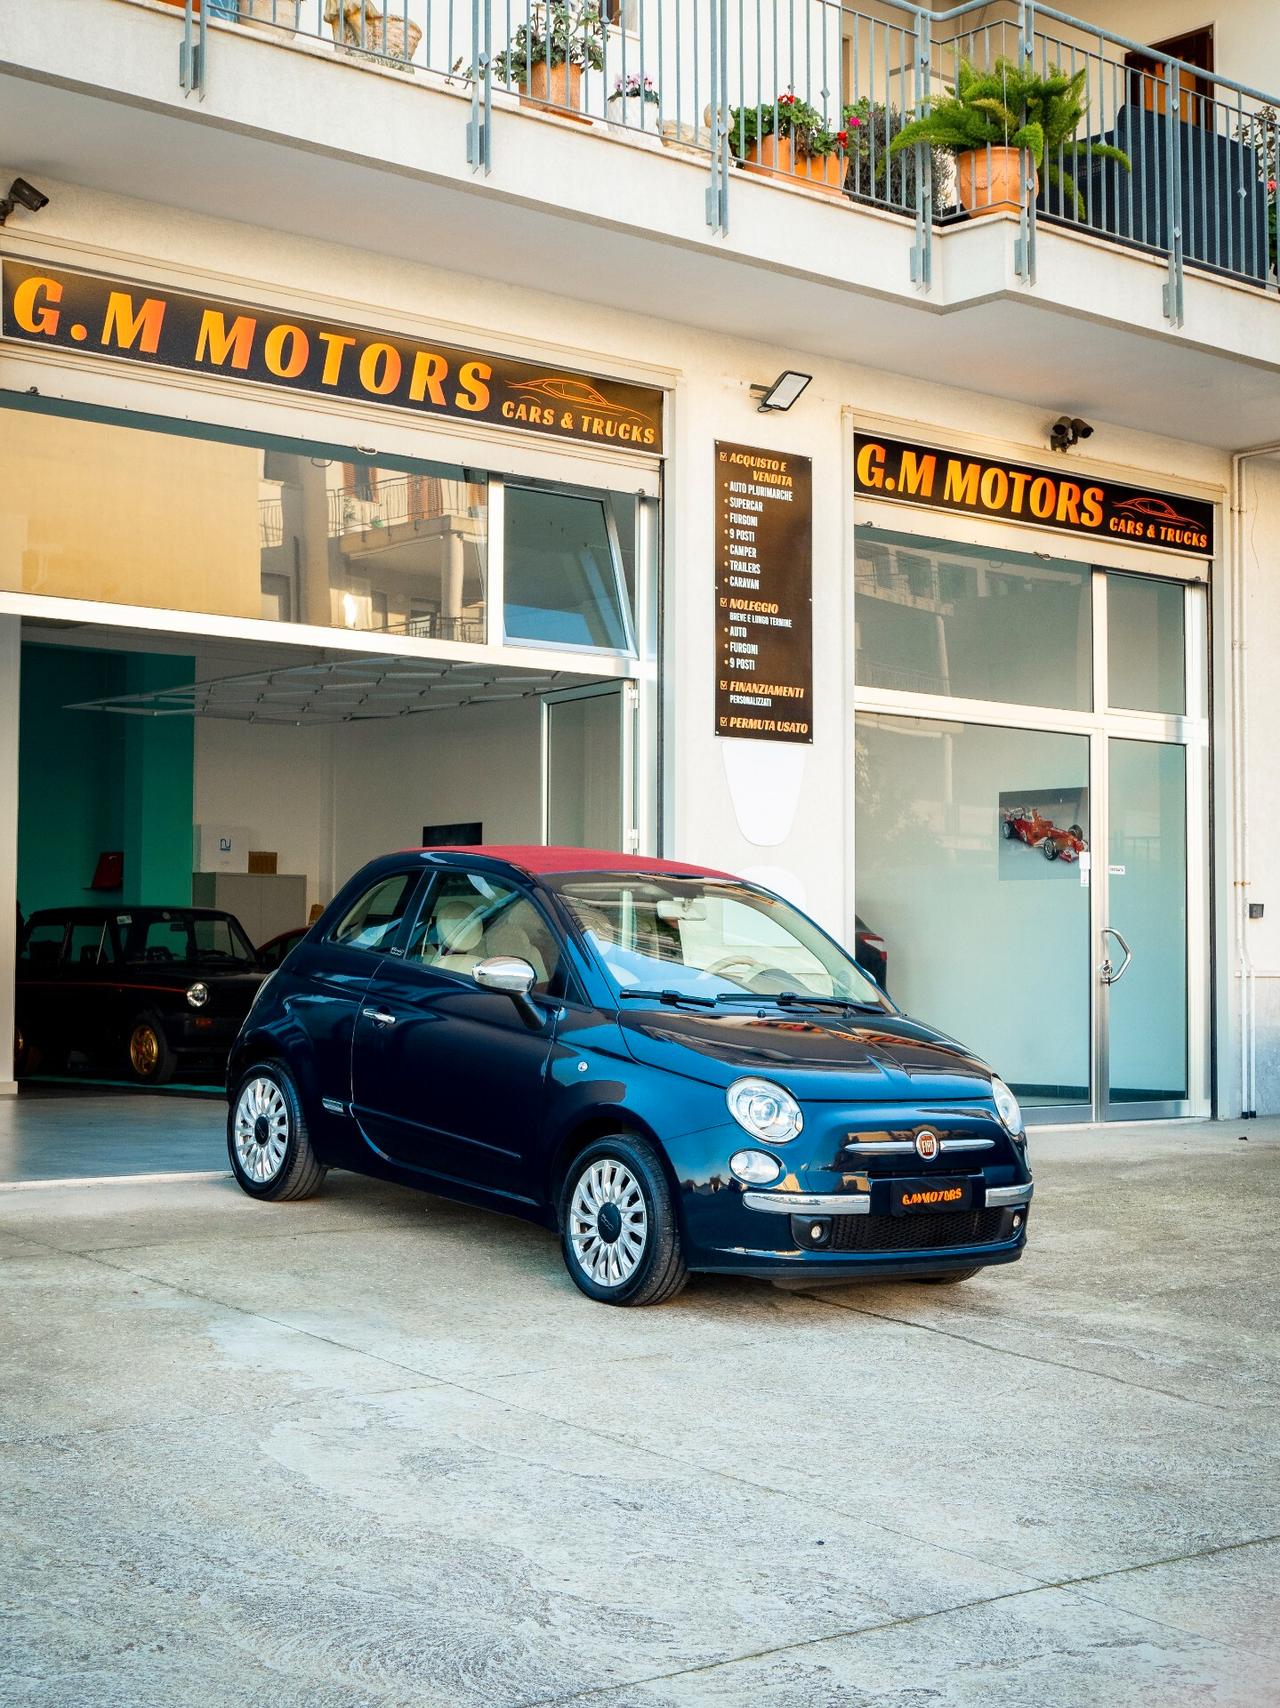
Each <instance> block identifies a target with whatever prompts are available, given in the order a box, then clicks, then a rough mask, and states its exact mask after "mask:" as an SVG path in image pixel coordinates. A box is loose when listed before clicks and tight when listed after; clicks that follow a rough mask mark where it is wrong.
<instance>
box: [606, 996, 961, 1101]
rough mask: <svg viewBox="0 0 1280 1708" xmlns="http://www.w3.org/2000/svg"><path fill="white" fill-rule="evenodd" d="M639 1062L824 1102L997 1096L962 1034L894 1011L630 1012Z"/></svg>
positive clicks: (629, 1035)
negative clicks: (774, 1086) (746, 1081)
mask: <svg viewBox="0 0 1280 1708" xmlns="http://www.w3.org/2000/svg"><path fill="white" fill-rule="evenodd" d="M620 1021H621V1026H622V1036H623V1038H624V1039H625V1040H626V1044H627V1048H628V1049H629V1050H630V1052H631V1054H632V1055H633V1056H634V1057H635V1059H636V1060H637V1061H638V1062H644V1063H646V1064H647V1065H649V1066H650V1067H657V1068H665V1069H667V1070H668V1071H670V1072H672V1073H681V1074H684V1075H686V1076H687V1077H689V1078H691V1079H701V1080H705V1081H707V1082H708V1083H710V1084H712V1085H726V1086H727V1085H730V1084H732V1082H733V1081H734V1080H735V1079H739V1078H741V1077H742V1076H743V1075H744V1074H758V1075H760V1076H761V1077H763V1078H766V1079H773V1080H777V1081H778V1083H779V1084H781V1085H784V1086H786V1087H787V1088H788V1090H790V1091H792V1092H793V1093H794V1094H795V1096H796V1097H798V1098H800V1099H802V1100H803V1099H806V1098H807V1099H809V1100H810V1101H818V1102H842V1103H843V1102H859V1103H860V1102H870V1103H918V1102H920V1101H921V1100H922V1099H929V1100H933V1099H942V1100H954V1099H958V1098H969V1099H972V1098H978V1097H988V1096H990V1088H991V1070H990V1068H988V1067H986V1066H985V1065H984V1064H983V1063H982V1062H981V1061H979V1060H978V1058H977V1057H976V1056H973V1055H971V1054H970V1053H969V1052H968V1051H967V1050H966V1049H964V1047H963V1046H962V1045H960V1044H957V1043H956V1042H955V1041H954V1039H951V1038H947V1037H945V1036H944V1035H943V1034H942V1033H941V1032H935V1031H932V1030H931V1029H930V1028H929V1027H927V1026H922V1025H920V1024H919V1023H918V1022H917V1021H914V1020H908V1019H906V1018H905V1016H903V1015H896V1014H874V1015H873V1014H868V1015H866V1016H863V1015H844V1014H836V1013H832V1014H825V1013H823V1014H819V1013H812V1012H811V1013H806V1014H804V1015H800V1014H796V1013H786V1014H760V1013H756V1012H752V1013H749V1014H743V1013H741V1012H738V1013H734V1012H732V1011H730V1012H725V1013H716V1014H712V1013H703V1012H692V1011H689V1010H685V1009H676V1008H669V1009H663V1010H662V1011H661V1012H660V1013H655V1012H653V1011H649V1010H647V1011H644V1012H632V1013H624V1014H622V1016H621V1017H620Z"/></svg>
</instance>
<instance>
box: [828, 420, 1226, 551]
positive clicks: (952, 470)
mask: <svg viewBox="0 0 1280 1708" xmlns="http://www.w3.org/2000/svg"><path fill="white" fill-rule="evenodd" d="M854 490H855V491H856V492H858V493H860V494H862V496H863V497H865V498H876V499H882V500H887V501H888V502H890V503H893V504H911V505H914V506H917V507H919V508H923V509H927V510H948V511H953V512H955V513H957V514H960V515H964V516H983V517H986V518H987V519H988V520H993V521H1002V522H1018V523H1022V524H1024V525H1027V526H1030V527H1034V528H1051V529H1054V530H1056V531H1058V532H1060V533H1064V534H1074V535H1076V536H1077V537H1079V536H1086V537H1090V538H1094V539H1098V538H1101V539H1113V540H1121V541H1123V542H1124V543H1125V544H1126V545H1133V546H1149V547H1151V548H1153V549H1154V550H1156V551H1163V552H1177V553H1179V554H1180V555H1181V556H1184V557H1197V558H1207V557H1211V556H1212V555H1213V506H1212V504H1206V503H1204V502H1203V500H1201V499H1196V498H1184V497H1182V496H1181V494H1175V493H1164V492H1152V491H1150V490H1148V489H1147V488H1146V487H1140V486H1119V485H1117V484H1116V483H1115V482H1114V481H1106V480H1091V479H1090V478H1089V477H1088V476H1081V475H1079V474H1077V473H1076V471H1075V468H1074V466H1072V468H1071V472H1070V473H1067V472H1065V471H1064V472H1063V473H1061V474H1059V473H1058V472H1057V471H1056V470H1049V469H1044V468H1031V467H1028V466H1026V465H1024V464H1022V463H1007V462H1003V461H992V460H991V459H990V458H987V457H976V456H970V455H968V453H966V452H964V451H947V450H942V449H940V448H939V447H938V446H935V445H913V444H908V443H906V442H905V441H903V440H901V439H886V438H883V437H880V436H877V435H871V434H869V435H867V436H866V437H862V436H859V438H858V440H857V445H856V448H855V454H854Z"/></svg>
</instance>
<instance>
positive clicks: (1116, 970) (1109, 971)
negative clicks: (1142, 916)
mask: <svg viewBox="0 0 1280 1708" xmlns="http://www.w3.org/2000/svg"><path fill="white" fill-rule="evenodd" d="M1102 935H1103V937H1114V938H1115V940H1116V942H1117V943H1118V944H1119V945H1120V947H1121V948H1122V949H1123V950H1124V960H1123V961H1121V963H1120V965H1119V966H1118V967H1113V966H1112V965H1111V957H1110V955H1107V956H1105V957H1104V958H1103V962H1102V965H1101V966H1100V967H1099V968H1098V977H1099V978H1100V979H1101V980H1102V982H1103V984H1119V983H1120V980H1121V979H1122V978H1123V977H1124V975H1125V974H1126V973H1127V972H1128V971H1129V963H1130V961H1132V959H1133V950H1132V949H1131V948H1130V947H1129V945H1128V944H1127V943H1126V942H1125V940H1124V938H1123V937H1122V936H1121V935H1120V933H1119V932H1118V931H1117V930H1116V928H1115V926H1114V925H1104V926H1103V927H1102Z"/></svg>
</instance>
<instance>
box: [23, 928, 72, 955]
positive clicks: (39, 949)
mask: <svg viewBox="0 0 1280 1708" xmlns="http://www.w3.org/2000/svg"><path fill="white" fill-rule="evenodd" d="M66 934H67V927H66V922H65V920H61V919H40V920H37V921H36V923H35V924H34V925H32V926H31V927H30V929H29V930H28V932H27V940H26V942H25V943H24V944H23V946H22V959H23V961H25V962H28V963H30V964H31V965H33V966H46V967H47V966H54V965H56V964H57V961H58V958H59V957H60V955H61V954H62V939H63V938H64V937H65V936H66Z"/></svg>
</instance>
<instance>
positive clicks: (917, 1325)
mask: <svg viewBox="0 0 1280 1708" xmlns="http://www.w3.org/2000/svg"><path fill="white" fill-rule="evenodd" d="M801 1297H803V1298H806V1299H812V1300H813V1302H814V1304H816V1305H825V1306H826V1307H827V1309H828V1310H833V1311H849V1312H852V1313H853V1314H854V1315H855V1316H860V1317H874V1318H875V1319H876V1321H877V1322H885V1323H897V1324H898V1326H899V1327H901V1328H914V1329H918V1330H919V1332H920V1333H921V1334H936V1335H939V1336H941V1337H942V1338H943V1339H944V1340H956V1341H959V1342H960V1343H961V1345H963V1346H975V1347H977V1348H978V1349H979V1350H980V1351H983V1352H994V1353H996V1354H997V1355H998V1356H1000V1357H1002V1358H1017V1359H1019V1360H1021V1361H1022V1362H1023V1363H1026V1364H1043V1365H1045V1366H1046V1367H1047V1368H1048V1369H1051V1370H1067V1371H1069V1372H1070V1373H1071V1375H1073V1376H1092V1377H1094V1378H1095V1379H1096V1380H1097V1381H1099V1382H1114V1383H1115V1384H1116V1385H1117V1386H1118V1387H1121V1388H1132V1389H1133V1390H1134V1391H1135V1392H1137V1393H1141V1394H1155V1395H1157V1396H1158V1397H1159V1398H1160V1399H1165V1400H1176V1401H1177V1402H1178V1403H1179V1404H1180V1405H1184V1406H1198V1407H1199V1408H1200V1409H1201V1410H1203V1411H1217V1412H1233V1411H1234V1410H1235V1409H1236V1408H1235V1407H1233V1406H1224V1405H1219V1404H1218V1403H1217V1402H1216V1401H1214V1400H1197V1399H1193V1398H1192V1397H1191V1396H1190V1395H1189V1394H1178V1393H1174V1392H1173V1390H1172V1389H1170V1388H1157V1387H1153V1386H1152V1385H1151V1384H1150V1383H1149V1382H1133V1381H1130V1380H1129V1378H1128V1377H1127V1376H1115V1375H1112V1373H1111V1372H1110V1371H1109V1370H1093V1369H1090V1368H1088V1367H1087V1366H1084V1365H1080V1364H1069V1363H1068V1362H1067V1360H1066V1359H1065V1358H1046V1357H1044V1356H1043V1355H1042V1354H1040V1353H1036V1352H1019V1351H1018V1350H1016V1348H1014V1347H1011V1346H996V1345H994V1344H993V1343H992V1342H991V1341H989V1340H980V1339H979V1338H978V1337H977V1335H972V1334H960V1333H959V1332H958V1331H957V1330H956V1329H953V1328H941V1327H939V1326H938V1325H937V1324H935V1323H922V1322H918V1321H917V1320H916V1319H915V1318H914V1317H897V1316H894V1315H893V1313H892V1312H891V1311H872V1310H868V1309H867V1307H866V1306H865V1305H854V1304H850V1303H848V1302H847V1301H846V1300H844V1299H832V1298H824V1297H823V1295H822V1294H821V1293H819V1292H811V1291H810V1292H803V1293H802V1294H801Z"/></svg>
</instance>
